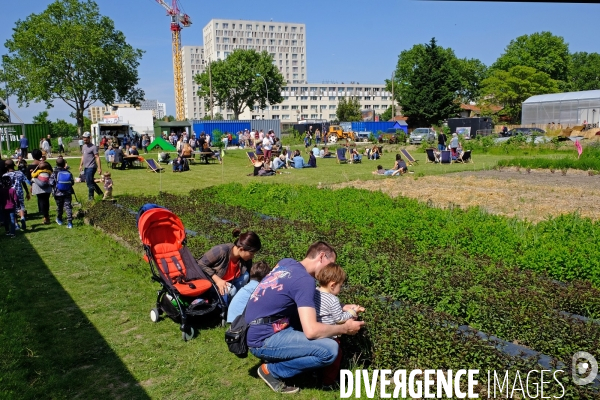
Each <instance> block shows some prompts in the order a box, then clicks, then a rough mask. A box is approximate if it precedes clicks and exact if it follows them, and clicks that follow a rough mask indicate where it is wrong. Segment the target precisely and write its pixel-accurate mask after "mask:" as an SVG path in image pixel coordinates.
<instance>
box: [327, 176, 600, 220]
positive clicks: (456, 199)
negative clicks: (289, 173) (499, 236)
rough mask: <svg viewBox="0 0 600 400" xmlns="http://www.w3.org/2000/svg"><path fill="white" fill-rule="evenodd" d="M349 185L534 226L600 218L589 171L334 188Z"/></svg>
mask: <svg viewBox="0 0 600 400" xmlns="http://www.w3.org/2000/svg"><path fill="white" fill-rule="evenodd" d="M348 186H350V187H356V188H360V189H368V190H381V191H382V192H384V193H387V194H389V195H390V196H392V197H395V196H406V197H411V198H415V199H418V200H421V201H426V202H431V203H433V204H434V205H435V206H437V207H442V208H445V207H448V206H449V205H453V206H459V207H462V208H467V207H472V206H479V207H481V208H483V209H484V210H486V211H488V212H490V213H494V214H501V215H505V216H509V217H515V216H516V217H518V218H520V219H527V220H528V221H532V222H537V221H541V220H543V219H545V218H547V217H548V216H557V215H560V214H565V213H571V212H575V211H577V212H579V214H580V215H581V216H583V217H589V218H591V219H593V220H600V207H599V205H600V175H595V176H590V175H589V174H588V172H586V171H578V170H568V171H567V172H566V174H565V175H563V172H561V171H559V170H557V171H555V172H554V173H552V172H550V171H549V170H531V171H529V172H528V171H526V170H525V169H520V170H517V169H516V168H503V169H502V170H490V171H470V172H469V171H465V172H458V173H453V174H447V175H441V176H426V177H418V178H417V177H415V176H414V175H413V174H407V175H404V176H401V177H387V178H384V179H377V180H372V181H354V182H348V183H343V184H338V185H335V186H334V187H336V188H342V187H348Z"/></svg>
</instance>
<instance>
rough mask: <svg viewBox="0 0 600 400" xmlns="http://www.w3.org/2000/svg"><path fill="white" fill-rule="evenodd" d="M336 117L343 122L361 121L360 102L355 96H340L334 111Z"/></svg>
mask: <svg viewBox="0 0 600 400" xmlns="http://www.w3.org/2000/svg"><path fill="white" fill-rule="evenodd" d="M335 114H336V116H337V119H338V120H340V121H343V122H353V121H362V114H361V113H360V102H359V101H358V98H357V97H354V96H352V97H350V98H349V99H346V98H345V97H340V100H339V102H338V105H337V109H336V111H335Z"/></svg>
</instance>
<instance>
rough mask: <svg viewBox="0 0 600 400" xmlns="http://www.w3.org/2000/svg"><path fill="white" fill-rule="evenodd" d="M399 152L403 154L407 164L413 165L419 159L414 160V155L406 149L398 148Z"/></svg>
mask: <svg viewBox="0 0 600 400" xmlns="http://www.w3.org/2000/svg"><path fill="white" fill-rule="evenodd" d="M400 152H401V153H402V155H404V158H406V159H407V160H408V164H409V165H414V164H418V163H419V161H417V160H415V159H414V157H413V156H412V155H411V154H410V153H409V152H408V150H406V149H402V150H400Z"/></svg>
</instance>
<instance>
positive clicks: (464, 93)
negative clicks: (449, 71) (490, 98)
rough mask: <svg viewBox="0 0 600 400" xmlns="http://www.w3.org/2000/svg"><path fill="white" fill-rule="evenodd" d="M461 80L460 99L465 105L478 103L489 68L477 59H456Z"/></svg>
mask: <svg viewBox="0 0 600 400" xmlns="http://www.w3.org/2000/svg"><path fill="white" fill-rule="evenodd" d="M455 63H456V66H455V67H454V68H456V69H457V71H458V76H459V79H460V90H459V99H460V100H461V101H462V102H463V103H469V102H471V101H473V102H476V101H477V100H478V99H479V96H480V94H481V82H482V81H483V80H484V79H485V78H486V77H487V73H488V68H487V67H486V65H485V64H484V63H482V62H481V61H479V60H478V59H476V58H470V59H466V58H456V59H455Z"/></svg>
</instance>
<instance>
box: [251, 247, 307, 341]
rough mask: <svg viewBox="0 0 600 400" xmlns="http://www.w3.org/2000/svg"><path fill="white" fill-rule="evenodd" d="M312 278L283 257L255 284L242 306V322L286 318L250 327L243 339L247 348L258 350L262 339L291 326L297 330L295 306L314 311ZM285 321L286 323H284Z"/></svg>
mask: <svg viewBox="0 0 600 400" xmlns="http://www.w3.org/2000/svg"><path fill="white" fill-rule="evenodd" d="M314 294H315V279H314V278H313V277H312V276H310V275H309V274H308V272H306V269H305V268H304V266H303V265H302V264H300V263H299V262H298V261H296V260H294V259H292V258H284V259H283V260H281V261H279V262H278V263H277V265H276V266H275V268H273V270H272V271H271V272H270V273H269V274H268V275H267V276H265V277H264V278H263V280H262V281H261V282H260V283H259V284H258V286H257V287H256V289H254V292H252V295H251V296H250V300H248V305H247V306H246V322H247V323H250V322H251V321H254V320H255V319H257V318H267V317H274V316H282V317H286V318H287V321H286V320H285V319H283V320H282V321H278V322H276V323H268V324H261V325H250V328H249V329H248V335H247V336H246V339H247V342H248V346H249V347H261V346H262V345H263V343H264V341H265V340H266V339H268V338H269V337H271V336H272V335H273V334H275V333H277V332H279V331H280V330H282V329H285V328H287V327H288V325H291V326H292V327H293V328H296V329H300V328H301V326H300V318H299V316H298V307H312V308H315V300H314ZM288 321H289V323H288Z"/></svg>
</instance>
